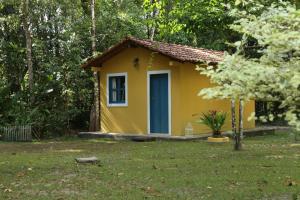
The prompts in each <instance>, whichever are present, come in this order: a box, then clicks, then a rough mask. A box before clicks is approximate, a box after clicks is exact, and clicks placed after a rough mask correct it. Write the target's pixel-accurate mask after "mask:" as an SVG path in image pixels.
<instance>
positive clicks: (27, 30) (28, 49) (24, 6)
mask: <svg viewBox="0 0 300 200" xmlns="http://www.w3.org/2000/svg"><path fill="white" fill-rule="evenodd" d="M28 8H29V0H23V1H22V23H23V29H24V32H25V38H26V62H27V68H28V78H29V83H28V85H29V92H30V103H33V101H34V98H33V84H34V82H33V66H32V39H31V32H30V19H29V9H28Z"/></svg>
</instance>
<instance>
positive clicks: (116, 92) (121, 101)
mask: <svg viewBox="0 0 300 200" xmlns="http://www.w3.org/2000/svg"><path fill="white" fill-rule="evenodd" d="M107 92H108V94H107V98H108V99H107V102H108V106H127V73H116V74H108V75H107Z"/></svg>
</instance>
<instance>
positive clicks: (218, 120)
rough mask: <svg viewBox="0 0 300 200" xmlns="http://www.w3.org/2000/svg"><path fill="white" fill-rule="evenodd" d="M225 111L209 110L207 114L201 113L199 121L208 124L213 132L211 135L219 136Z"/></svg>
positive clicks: (224, 118)
mask: <svg viewBox="0 0 300 200" xmlns="http://www.w3.org/2000/svg"><path fill="white" fill-rule="evenodd" d="M225 120H226V113H225V112H220V111H216V110H210V111H209V112H208V113H207V114H205V113H202V116H201V117H200V121H199V123H201V124H205V125H206V126H208V127H209V128H210V129H211V130H212V133H213V137H221V129H222V127H223V125H224V124H225Z"/></svg>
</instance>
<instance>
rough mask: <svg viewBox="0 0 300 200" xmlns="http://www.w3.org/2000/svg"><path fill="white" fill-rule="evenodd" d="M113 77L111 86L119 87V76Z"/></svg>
mask: <svg viewBox="0 0 300 200" xmlns="http://www.w3.org/2000/svg"><path fill="white" fill-rule="evenodd" d="M111 79H112V81H111V83H112V86H111V88H112V89H117V77H112V78H111Z"/></svg>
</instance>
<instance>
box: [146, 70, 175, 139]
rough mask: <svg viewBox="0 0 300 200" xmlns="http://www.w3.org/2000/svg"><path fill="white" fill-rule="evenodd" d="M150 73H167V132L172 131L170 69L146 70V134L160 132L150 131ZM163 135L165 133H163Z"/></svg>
mask: <svg viewBox="0 0 300 200" xmlns="http://www.w3.org/2000/svg"><path fill="white" fill-rule="evenodd" d="M152 74H168V101H169V102H168V110H169V113H168V114H169V124H168V125H169V128H168V129H169V133H168V135H171V133H172V119H171V118H172V112H171V109H172V106H171V102H172V95H171V88H172V87H171V70H156V71H147V131H148V134H149V135H150V134H160V133H150V75H152ZM164 135H165V134H164Z"/></svg>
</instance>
